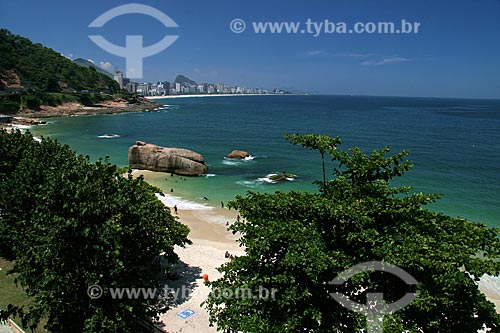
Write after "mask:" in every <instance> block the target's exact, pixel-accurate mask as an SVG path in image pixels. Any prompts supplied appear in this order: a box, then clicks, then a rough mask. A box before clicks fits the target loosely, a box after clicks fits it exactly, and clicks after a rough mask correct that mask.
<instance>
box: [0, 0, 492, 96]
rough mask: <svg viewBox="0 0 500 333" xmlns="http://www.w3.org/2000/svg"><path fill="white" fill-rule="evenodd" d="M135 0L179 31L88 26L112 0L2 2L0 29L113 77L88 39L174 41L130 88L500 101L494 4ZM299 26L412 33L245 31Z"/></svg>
mask: <svg viewBox="0 0 500 333" xmlns="http://www.w3.org/2000/svg"><path fill="white" fill-rule="evenodd" d="M135 2H136V3H141V4H145V5H149V6H152V7H155V8H157V9H158V10H160V11H162V12H164V13H165V14H167V15H168V16H169V17H170V18H172V19H173V20H174V21H175V22H176V23H177V25H178V28H165V26H163V25H162V24H161V23H160V22H158V21H157V20H155V19H154V18H151V17H148V16H146V15H140V14H127V15H123V16H120V17H116V18H114V19H113V20H111V21H109V22H108V23H107V24H106V25H104V26H103V27H102V28H98V29H96V28H89V27H88V26H89V23H90V22H92V21H93V20H94V19H95V18H96V17H98V16H99V15H101V14H102V13H104V12H106V11H107V10H109V9H111V8H113V7H116V6H119V5H124V4H127V3H130V2H127V1H118V0H110V1H106V2H99V1H96V0H89V1H85V2H82V1H72V2H69V3H68V2H65V1H62V0H54V1H50V2H47V1H34V0H20V1H16V2H14V1H1V2H0V22H1V24H0V26H1V28H6V29H8V30H10V31H11V32H12V33H14V34H18V35H21V36H23V37H27V38H29V39H31V40H32V41H33V42H36V43H41V44H43V45H45V46H47V47H50V48H53V49H54V50H56V51H58V52H60V53H61V54H63V55H65V56H67V57H69V58H72V59H76V58H84V59H91V60H92V61H93V62H94V63H96V64H98V65H100V66H101V67H103V68H104V69H108V70H111V71H113V70H115V69H121V70H124V68H125V59H124V58H122V57H119V56H116V55H112V54H110V53H107V52H106V51H104V50H102V49H101V48H99V47H98V46H97V45H96V44H94V43H93V42H92V41H91V40H90V39H89V37H88V36H89V35H91V34H100V35H102V36H104V37H105V38H106V39H107V40H109V41H110V42H112V43H114V44H116V45H121V46H123V45H125V35H143V36H144V45H146V46H147V45H151V44H154V43H156V42H158V41H159V40H161V39H162V38H163V37H164V36H165V35H178V36H179V38H178V39H177V40H176V41H175V42H174V43H173V44H172V45H171V46H170V47H169V48H167V49H166V50H164V51H162V52H160V53H158V54H156V55H154V56H151V57H148V58H145V59H144V75H143V79H142V80H136V81H150V82H156V81H165V80H166V81H171V80H173V79H174V78H175V76H176V75H177V74H182V75H185V76H187V77H189V78H191V79H193V80H195V81H197V82H211V83H218V82H221V83H224V84H227V85H240V86H245V87H262V88H282V89H286V90H291V91H300V92H309V93H319V94H335V95H351V94H352V95H372V96H409V97H453V98H488V99H500V43H498V41H499V40H500V1H499V0H481V1H472V0H459V1H451V0H443V1H439V2H432V1H430V0H424V1H419V2H417V1H412V2H397V1H391V0H380V1H377V2H373V1H369V0H358V1H347V0H340V1H318V0H313V1H310V2H308V3H307V4H305V3H302V2H301V3H286V4H284V3H281V2H278V1H272V2H269V1H263V0H257V1H253V2H237V3H234V2H230V1H228V0H220V1H217V2H211V3H208V2H202V1H199V0H196V1H191V2H189V4H186V3H182V2H174V1H170V0H168V1H167V0H142V1H139V0H137V1H135ZM13 13H18V14H16V15H14V14H13ZM21 14H22V15H21ZM234 19H242V20H244V21H245V22H246V30H245V31H243V32H241V33H234V32H233V31H231V29H230V23H231V22H232V21H233V20H234ZM308 19H309V20H312V21H314V22H317V23H321V22H325V20H328V21H329V22H334V23H338V22H346V23H347V24H348V26H349V27H350V26H352V25H354V24H355V23H356V22H365V23H366V22H394V23H395V24H399V23H400V22H401V21H402V20H405V21H408V22H418V23H420V28H419V32H418V33H416V34H415V33H411V34H377V33H374V34H368V33H364V34H337V33H334V34H331V33H330V34H328V33H321V34H318V35H317V36H315V34H311V33H300V31H299V33H294V34H291V33H281V34H278V33H270V32H267V33H256V32H255V31H253V30H252V28H253V26H252V23H253V22H300V23H301V28H303V27H305V22H307V20H308Z"/></svg>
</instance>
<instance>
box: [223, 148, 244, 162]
mask: <svg viewBox="0 0 500 333" xmlns="http://www.w3.org/2000/svg"><path fill="white" fill-rule="evenodd" d="M248 156H250V154H249V153H247V152H246V151H243V150H233V151H232V152H230V153H229V154H227V156H226V157H227V158H238V159H240V160H242V159H244V158H247V157H248Z"/></svg>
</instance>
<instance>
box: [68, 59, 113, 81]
mask: <svg viewBox="0 0 500 333" xmlns="http://www.w3.org/2000/svg"><path fill="white" fill-rule="evenodd" d="M73 62H74V63H75V64H77V65H79V66H82V67H86V68H90V67H92V68H95V70H96V71H98V72H99V73H101V74H104V75H106V76H109V77H110V78H113V74H111V73H110V72H108V71H107V70H104V69H102V68H101V67H99V66H96V64H94V63H93V62H91V61H88V60H86V59H83V58H78V59H75V60H73Z"/></svg>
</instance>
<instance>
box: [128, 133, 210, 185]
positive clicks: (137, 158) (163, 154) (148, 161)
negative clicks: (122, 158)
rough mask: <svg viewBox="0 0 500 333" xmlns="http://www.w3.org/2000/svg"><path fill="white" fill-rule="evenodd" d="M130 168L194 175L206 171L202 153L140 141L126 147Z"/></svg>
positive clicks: (206, 167)
mask: <svg viewBox="0 0 500 333" xmlns="http://www.w3.org/2000/svg"><path fill="white" fill-rule="evenodd" d="M128 163H129V165H130V167H131V168H132V169H141V170H151V171H158V172H168V173H175V174H177V175H184V176H196V175H200V174H204V173H207V172H208V166H207V165H206V164H205V159H204V158H203V156H202V155H200V154H198V153H196V152H194V151H192V150H188V149H182V148H166V147H160V146H156V145H153V144H149V143H144V142H142V141H137V142H136V144H135V145H133V146H132V147H130V148H129V149H128Z"/></svg>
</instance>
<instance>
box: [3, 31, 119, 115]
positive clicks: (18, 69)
mask: <svg viewBox="0 0 500 333" xmlns="http://www.w3.org/2000/svg"><path fill="white" fill-rule="evenodd" d="M0 54H1V55H2V56H1V57H0V77H1V76H2V75H3V74H6V73H10V74H12V73H15V74H16V75H17V76H18V77H19V79H20V81H21V85H22V86H23V88H22V89H17V90H19V91H16V92H15V94H16V95H18V94H20V95H22V96H21V98H22V99H24V100H23V101H22V103H19V102H18V103H17V106H16V105H15V103H14V101H13V98H12V97H10V94H11V93H12V92H9V91H8V89H7V87H5V86H4V85H3V84H1V83H0V112H4V113H15V112H17V111H18V110H19V109H22V108H26V107H27V108H30V109H32V110H37V109H38V107H39V106H40V105H51V106H56V105H60V104H62V103H64V102H67V101H81V102H82V103H83V104H85V105H91V104H92V103H89V104H87V103H85V102H87V101H88V99H89V97H88V96H86V95H85V96H84V95H83V94H82V95H74V96H73V95H71V94H75V93H79V92H81V91H82V90H88V91H90V92H96V93H100V92H101V91H102V92H106V93H108V94H114V93H122V92H120V88H119V85H118V83H117V82H115V81H114V80H113V79H112V78H110V77H108V76H107V75H104V74H102V73H99V72H98V71H96V69H95V68H93V67H90V68H86V67H82V66H79V65H77V64H75V63H73V62H72V61H71V60H69V59H67V58H65V57H63V56H62V55H61V54H59V53H58V52H56V51H54V50H52V49H50V48H47V47H44V46H43V45H41V44H33V43H32V42H31V41H30V40H29V39H27V38H23V37H21V36H17V35H14V34H11V33H10V32H9V31H8V30H5V29H0ZM4 90H5V91H4ZM68 94H69V95H68ZM61 96H67V97H61ZM96 98H98V97H93V99H94V101H96ZM17 99H19V96H17ZM100 99H101V100H102V98H100ZM26 101H28V102H29V103H26Z"/></svg>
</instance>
